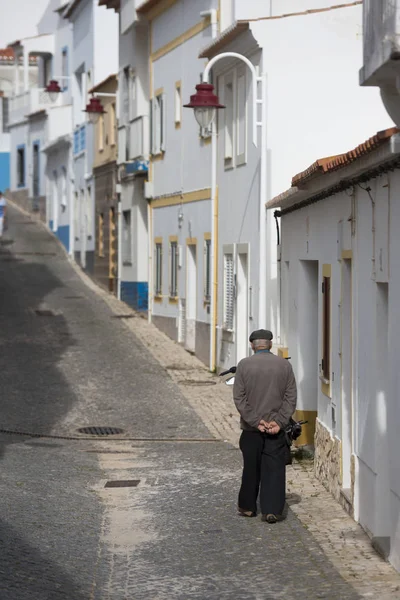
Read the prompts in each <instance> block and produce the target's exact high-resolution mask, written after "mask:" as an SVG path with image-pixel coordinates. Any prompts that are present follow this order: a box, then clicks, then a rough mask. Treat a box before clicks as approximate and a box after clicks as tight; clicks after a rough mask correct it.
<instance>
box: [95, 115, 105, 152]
mask: <svg viewBox="0 0 400 600" xmlns="http://www.w3.org/2000/svg"><path fill="white" fill-rule="evenodd" d="M104 128H105V127H104V115H100V118H99V122H98V125H97V135H98V136H99V137H98V140H99V152H103V150H104Z"/></svg>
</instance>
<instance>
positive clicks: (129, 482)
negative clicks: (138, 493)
mask: <svg viewBox="0 0 400 600" xmlns="http://www.w3.org/2000/svg"><path fill="white" fill-rule="evenodd" d="M139 483H140V479H117V480H115V481H107V483H106V485H105V486H104V487H105V488H121V487H137V486H138V485H139Z"/></svg>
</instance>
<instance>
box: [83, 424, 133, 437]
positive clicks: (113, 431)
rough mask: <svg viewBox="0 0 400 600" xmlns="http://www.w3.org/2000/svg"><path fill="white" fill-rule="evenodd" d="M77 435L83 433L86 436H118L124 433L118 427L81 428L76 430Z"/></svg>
mask: <svg viewBox="0 0 400 600" xmlns="http://www.w3.org/2000/svg"><path fill="white" fill-rule="evenodd" d="M78 431H79V433H85V434H86V435H88V434H89V435H119V434H121V433H124V430H123V429H120V428H119V427H97V426H96V427H81V428H80V429H78Z"/></svg>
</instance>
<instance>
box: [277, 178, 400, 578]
mask: <svg viewBox="0 0 400 600" xmlns="http://www.w3.org/2000/svg"><path fill="white" fill-rule="evenodd" d="M368 185H369V186H370V187H371V195H372V198H373V199H374V202H375V203H376V204H375V209H376V215H378V214H379V213H382V212H384V211H385V210H386V209H385V204H386V202H387V203H388V204H389V211H390V213H388V212H386V215H388V214H390V220H389V221H388V220H387V219H385V220H384V221H382V220H379V218H378V217H376V220H375V229H376V231H375V254H374V253H373V233H372V227H373V216H372V202H371V199H370V198H369V196H368V194H367V193H366V192H365V191H364V190H362V189H360V188H357V189H356V200H355V202H356V212H355V232H356V234H355V237H354V238H351V236H350V235H349V232H348V231H347V232H345V235H344V239H347V240H351V239H352V251H353V261H352V263H353V264H352V288H353V292H352V297H353V336H352V338H353V340H352V347H353V385H354V397H353V409H354V412H353V415H354V417H353V428H354V431H353V444H354V452H355V454H356V486H355V517H356V519H357V520H359V522H360V523H361V524H362V525H363V527H364V528H366V530H367V531H368V532H369V533H370V535H372V536H376V537H385V536H387V537H389V536H390V537H391V555H390V560H391V562H392V563H393V564H394V566H395V567H396V568H397V569H400V484H399V482H400V459H399V453H398V441H397V440H398V429H399V426H400V407H399V402H398V397H399V389H400V380H399V369H398V360H397V345H398V344H397V340H398V337H399V335H400V323H399V319H398V304H399V295H400V260H399V258H398V257H399V247H398V246H399V241H398V236H397V230H398V223H399V222H400V207H399V203H398V202H397V198H398V196H399V193H400V172H399V170H395V171H394V172H393V173H390V174H389V175H382V176H381V177H379V178H377V179H375V180H371V181H369V182H368ZM365 186H366V184H364V185H363V187H365ZM350 213H351V199H350V197H349V196H348V195H347V194H346V193H341V194H336V195H335V196H332V197H330V198H329V199H326V200H323V201H321V202H318V203H316V204H313V205H311V206H309V207H306V208H303V209H301V210H298V211H295V212H293V213H290V214H288V215H284V216H283V217H282V221H281V222H282V263H283V265H285V267H284V268H286V263H287V262H289V283H288V284H286V285H285V286H283V289H284V290H286V293H287V294H288V295H289V298H288V299H286V298H282V305H283V306H284V305H285V303H286V302H287V304H288V308H287V309H285V310H283V311H282V329H283V333H284V337H285V338H286V339H287V340H288V346H289V355H290V356H291V357H292V359H291V362H292V364H293V368H294V371H295V374H296V377H297V380H298V383H299V404H298V406H299V408H304V409H306V410H307V409H308V408H309V407H308V405H307V395H306V394H305V393H304V390H303V386H302V372H301V364H302V363H304V361H306V360H307V355H306V354H305V350H304V348H303V345H302V336H303V335H304V332H305V331H306V329H307V326H311V325H312V324H311V323H310V324H307V323H302V322H301V320H300V318H299V311H298V303H299V297H300V295H301V290H299V285H298V283H299V279H298V274H299V260H304V259H307V260H309V259H315V260H318V261H319V263H320V282H321V277H322V272H321V269H322V264H324V263H327V264H331V266H332V275H331V302H332V303H331V348H332V350H331V370H332V372H333V373H334V374H335V376H334V381H333V385H332V398H331V399H329V398H328V397H327V396H325V395H324V394H323V393H322V392H321V390H320V384H319V382H318V389H319V392H318V418H319V419H320V420H321V422H322V423H323V425H324V426H325V427H326V428H328V429H329V430H330V431H332V419H331V407H332V405H335V406H336V411H337V412H336V421H337V426H336V435H337V437H339V439H340V438H341V419H342V414H341V389H340V388H341V385H340V375H341V364H340V355H339V348H340V322H339V315H340V312H339V308H338V304H339V302H340V298H341V266H340V262H339V261H338V227H337V224H338V222H339V221H340V220H343V222H344V223H345V224H346V227H350V225H349V224H347V219H348V218H349V216H350ZM388 223H389V224H390V225H389V226H390V230H389V231H388ZM385 231H386V234H385ZM348 245H349V242H347V243H345V244H344V245H343V247H345V249H349V248H348ZM346 246H347V247H346ZM339 249H340V248H339ZM385 252H386V253H387V254H388V258H389V276H388V277H386V276H385V275H384V274H382V273H383V270H382V271H381V269H380V266H381V265H382V266H383V265H384V261H380V258H381V257H382V256H383V255H384V254H385ZM373 256H375V258H376V263H375V269H376V273H377V279H378V280H379V281H381V282H383V284H385V283H386V282H388V290H389V296H388V298H389V300H388V320H387V330H386V331H385V330H384V329H382V320H381V318H380V317H379V314H380V313H379V305H378V301H379V295H378V285H380V284H379V282H378V283H377V282H376V281H375V280H374V279H373V278H372V273H373V270H374V266H373V261H372V258H373ZM319 291H320V290H319ZM319 296H320V297H319V311H318V315H317V316H316V318H317V319H318V324H319V329H320V333H319V339H320V347H319V356H321V351H322V348H321V341H322V329H321V328H322V304H321V301H322V294H321V293H320V294H319ZM382 353H383V355H387V357H388V359H387V360H388V362H387V363H386V362H385V363H382ZM385 369H386V371H387V375H386V376H385V377H382V372H383V371H384V370H385ZM316 377H317V375H316Z"/></svg>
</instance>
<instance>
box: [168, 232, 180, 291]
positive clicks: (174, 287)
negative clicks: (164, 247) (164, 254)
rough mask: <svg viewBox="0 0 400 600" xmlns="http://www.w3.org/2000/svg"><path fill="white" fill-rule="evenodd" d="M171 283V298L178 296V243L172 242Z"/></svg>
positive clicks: (170, 249) (170, 248)
mask: <svg viewBox="0 0 400 600" xmlns="http://www.w3.org/2000/svg"><path fill="white" fill-rule="evenodd" d="M169 254H170V282H169V295H170V297H171V298H177V296H178V242H175V241H174V242H170V247H169Z"/></svg>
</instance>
